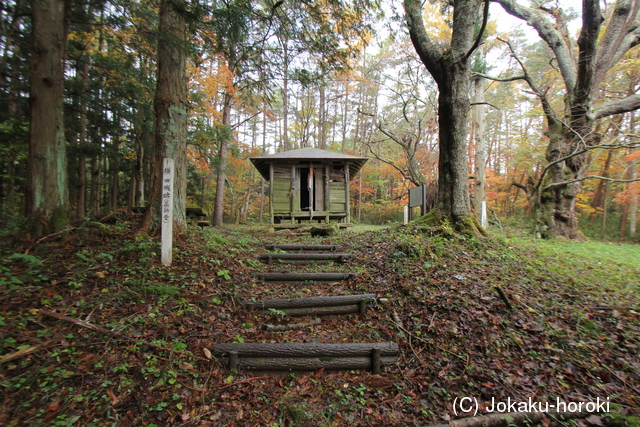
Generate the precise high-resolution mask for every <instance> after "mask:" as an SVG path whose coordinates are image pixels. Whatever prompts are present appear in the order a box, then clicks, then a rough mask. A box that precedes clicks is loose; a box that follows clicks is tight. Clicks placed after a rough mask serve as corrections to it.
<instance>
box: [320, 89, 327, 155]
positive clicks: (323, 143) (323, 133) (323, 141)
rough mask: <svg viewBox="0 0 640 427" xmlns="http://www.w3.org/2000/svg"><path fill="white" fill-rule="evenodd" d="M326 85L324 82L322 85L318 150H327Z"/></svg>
mask: <svg viewBox="0 0 640 427" xmlns="http://www.w3.org/2000/svg"><path fill="white" fill-rule="evenodd" d="M325 91H326V85H325V84H324V82H322V83H321V84H320V101H319V102H320V105H319V106H318V107H319V109H320V110H319V115H318V116H319V117H318V148H320V149H321V150H326V149H327V109H326V108H327V106H326V105H325V104H326V102H327V101H326V94H325Z"/></svg>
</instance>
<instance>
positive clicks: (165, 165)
mask: <svg viewBox="0 0 640 427" xmlns="http://www.w3.org/2000/svg"><path fill="white" fill-rule="evenodd" d="M161 220H162V265H164V266H165V267H169V266H170V265H171V250H172V249H173V159H164V161H163V162H162V213H161Z"/></svg>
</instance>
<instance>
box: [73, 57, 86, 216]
mask: <svg viewBox="0 0 640 427" xmlns="http://www.w3.org/2000/svg"><path fill="white" fill-rule="evenodd" d="M79 71H80V82H81V90H80V123H79V126H80V132H79V133H80V135H79V141H78V145H79V150H78V151H79V156H78V204H77V207H76V215H77V217H78V218H79V219H83V218H84V217H85V216H86V215H87V211H86V206H87V200H86V198H87V155H86V150H87V145H88V142H87V92H88V90H89V62H88V61H85V62H84V64H82V67H80V70H79Z"/></svg>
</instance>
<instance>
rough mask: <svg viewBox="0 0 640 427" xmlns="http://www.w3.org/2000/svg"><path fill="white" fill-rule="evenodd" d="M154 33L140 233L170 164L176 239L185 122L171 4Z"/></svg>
mask: <svg viewBox="0 0 640 427" xmlns="http://www.w3.org/2000/svg"><path fill="white" fill-rule="evenodd" d="M159 19H160V24H159V28H158V33H159V35H160V39H159V40H158V78H157V86H156V98H155V111H156V125H155V133H156V139H155V157H154V174H153V176H152V188H151V192H150V193H151V194H150V200H151V201H152V202H154V203H150V205H149V206H148V207H147V211H146V215H145V220H144V221H143V229H145V228H146V229H148V228H149V226H150V224H151V222H152V221H151V216H152V215H153V211H152V209H157V210H158V211H157V212H155V214H157V215H158V218H159V209H160V205H159V203H158V202H159V200H160V197H161V193H162V182H161V180H162V162H163V159H164V158H172V159H173V160H174V186H173V232H174V234H177V235H180V234H183V233H184V232H185V231H186V228H187V118H188V97H187V77H186V46H185V43H186V32H185V31H186V23H185V17H184V15H183V14H182V13H181V11H180V10H178V9H177V5H176V3H175V2H174V1H171V0H162V1H161V2H160V14H159Z"/></svg>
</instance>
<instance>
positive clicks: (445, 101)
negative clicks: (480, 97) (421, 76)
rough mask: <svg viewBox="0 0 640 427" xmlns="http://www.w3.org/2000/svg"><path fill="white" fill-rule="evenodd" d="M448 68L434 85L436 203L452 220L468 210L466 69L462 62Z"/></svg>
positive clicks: (467, 87)
mask: <svg viewBox="0 0 640 427" xmlns="http://www.w3.org/2000/svg"><path fill="white" fill-rule="evenodd" d="M448 68H449V72H448V73H447V77H446V78H445V79H443V80H442V81H441V84H440V85H439V86H438V88H439V90H440V93H439V96H438V102H439V105H438V124H439V137H440V153H439V155H440V156H439V162H438V165H439V167H438V200H437V202H436V207H437V209H438V211H439V213H440V214H441V215H443V216H446V217H449V218H450V219H451V220H452V221H453V223H456V222H458V221H459V220H463V219H465V218H467V217H468V216H469V215H470V214H471V207H470V205H469V171H468V166H467V165H468V163H467V162H468V155H467V129H468V120H467V111H468V109H469V77H470V73H469V70H468V68H467V67H465V66H464V64H452V66H450V67H448Z"/></svg>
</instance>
